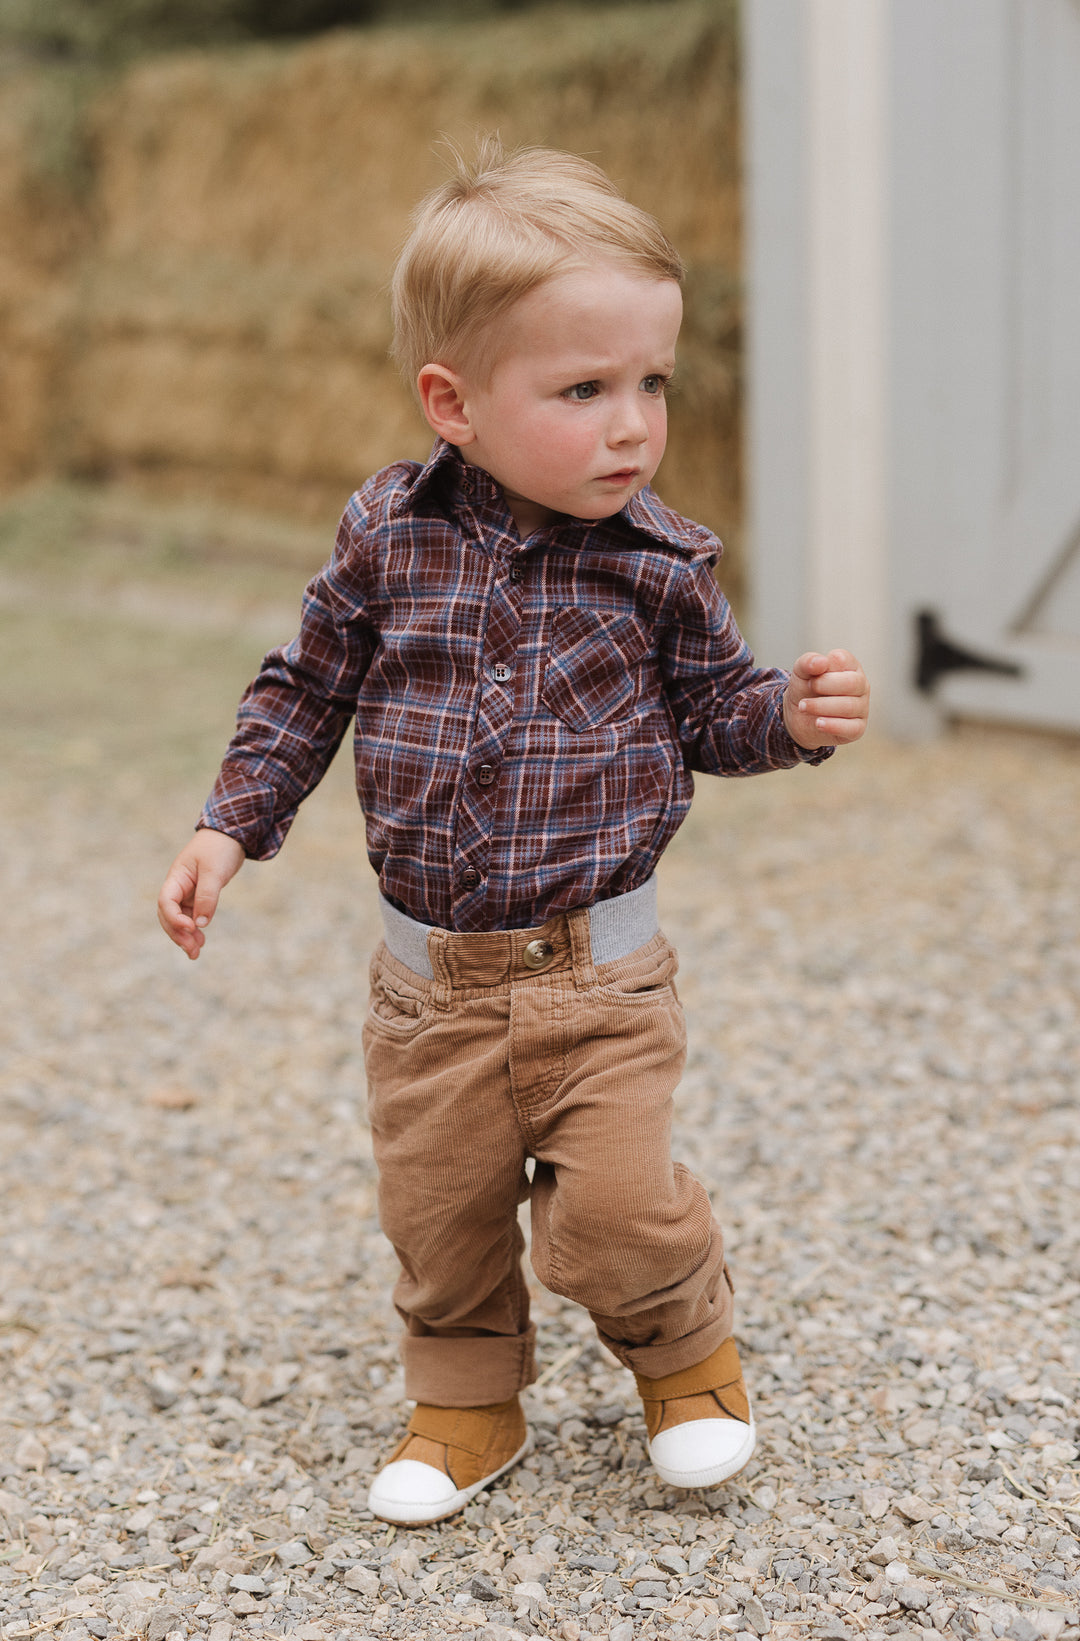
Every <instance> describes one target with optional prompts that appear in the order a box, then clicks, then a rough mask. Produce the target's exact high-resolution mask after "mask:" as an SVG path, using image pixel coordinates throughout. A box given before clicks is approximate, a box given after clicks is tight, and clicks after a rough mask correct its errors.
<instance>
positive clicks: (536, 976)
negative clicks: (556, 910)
mask: <svg viewBox="0 0 1080 1641" xmlns="http://www.w3.org/2000/svg"><path fill="white" fill-rule="evenodd" d="M538 936H539V937H542V938H544V939H546V940H548V941H550V942H551V944H552V946H553V948H554V952H553V955H552V957H551V959H550V961H549V962H548V963H547V965H546V967H545V968H544V969H543V970H542V971H541V972H539V973H536V972H533V971H532V970H530V969H529V968H528V967H527V966H526V964H525V962H524V960H523V953H524V950H525V947H526V945H527V944H528V942H529V941H530V940H534V939H536V938H537V937H538ZM428 954H429V957H430V960H431V964H432V968H433V969H434V974H435V977H434V979H433V980H425V979H423V978H421V977H420V976H418V975H416V974H414V973H413V972H412V971H411V970H410V969H408V968H406V967H405V966H404V965H403V964H401V963H399V962H398V961H397V960H396V959H395V958H394V957H392V956H391V955H390V953H389V952H388V951H387V949H386V947H385V945H382V946H380V947H379V949H378V951H377V952H376V954H375V957H374V959H373V962H372V986H371V1006H370V1010H369V1013H368V1017H367V1021H366V1024H365V1028H364V1053H365V1060H366V1065H367V1074H368V1086H369V1110H370V1117H371V1131H372V1137H373V1142H374V1152H375V1160H376V1163H377V1165H378V1169H379V1214H380V1221H381V1224H382V1228H383V1231H384V1232H385V1234H386V1235H387V1236H388V1237H389V1238H390V1241H391V1242H392V1243H393V1245H394V1248H395V1250H396V1252H397V1255H398V1258H399V1259H400V1261H401V1275H400V1278H399V1280H398V1282H397V1285H396V1287H395V1289H394V1302H395V1305H396V1306H397V1309H398V1312H399V1314H400V1315H401V1317H402V1319H403V1321H404V1322H405V1327H406V1334H405V1339H404V1347H403V1355H404V1363H405V1391H406V1395H407V1396H409V1397H411V1398H413V1399H414V1400H416V1401H419V1402H426V1403H431V1404H434V1405H436V1406H441V1407H476V1406H483V1405H486V1404H489V1403H493V1402H500V1401H506V1400H508V1399H509V1398H510V1397H511V1396H513V1395H514V1394H515V1392H516V1391H518V1390H520V1389H522V1388H523V1387H524V1386H525V1385H527V1384H530V1383H531V1382H532V1380H533V1379H534V1378H535V1376H536V1370H535V1365H534V1329H533V1327H532V1326H531V1325H530V1322H529V1298H528V1290H527V1288H526V1285H525V1278H524V1274H523V1272H522V1268H521V1256H522V1252H523V1249H524V1239H523V1237H522V1235H521V1231H520V1228H519V1225H518V1216H517V1209H518V1204H519V1203H521V1202H523V1201H525V1200H526V1199H528V1200H529V1201H530V1204H531V1213H532V1249H531V1252H532V1263H533V1267H534V1269H535V1271H536V1274H537V1276H538V1277H539V1279H540V1281H541V1282H542V1283H543V1284H544V1285H545V1287H547V1288H549V1289H551V1290H552V1291H553V1292H554V1293H558V1294H562V1295H564V1296H565V1297H567V1298H569V1299H573V1300H575V1301H576V1302H577V1303H579V1304H581V1305H584V1306H585V1307H586V1308H587V1310H588V1311H589V1314H590V1315H591V1316H592V1319H593V1321H594V1322H595V1324H596V1327H597V1330H598V1332H599V1334H600V1338H601V1339H602V1341H603V1343H604V1344H605V1345H606V1346H607V1347H608V1349H609V1350H611V1351H612V1352H613V1354H614V1355H615V1356H616V1357H618V1359H619V1360H620V1361H621V1362H623V1363H624V1364H625V1365H626V1366H627V1367H630V1368H634V1369H636V1370H637V1371H638V1372H641V1373H644V1374H647V1375H649V1376H650V1377H652V1378H658V1377H660V1376H662V1375H664V1374H667V1373H675V1372H678V1371H680V1370H681V1369H683V1368H687V1367H692V1366H694V1365H695V1364H696V1363H698V1362H700V1361H702V1360H704V1358H705V1357H706V1356H708V1355H710V1353H711V1352H712V1351H713V1350H715V1349H716V1347H717V1346H718V1345H719V1344H721V1343H722V1342H723V1340H724V1339H726V1338H727V1336H728V1335H729V1333H730V1332H731V1308H732V1306H731V1288H730V1282H729V1281H728V1279H727V1272H726V1268H725V1266H724V1254H723V1241H722V1238H721V1234H720V1228H719V1226H718V1225H717V1223H716V1221H715V1219H714V1218H713V1215H712V1211H711V1209H710V1206H709V1200H708V1197H707V1195H706V1193H705V1190H704V1188H703V1187H702V1186H701V1185H700V1184H699V1183H698V1181H697V1180H696V1179H695V1178H694V1177H693V1175H692V1174H691V1173H690V1172H689V1170H688V1169H686V1168H685V1167H683V1166H682V1164H680V1163H673V1162H672V1160H671V1150H670V1135H671V1112H672V1095H673V1092H674V1089H675V1086H676V1084H677V1082H678V1079H679V1075H680V1073H681V1071H682V1067H683V1062H684V1060H685V1049H686V1033H685V1026H684V1023H683V1016H682V1006H681V1004H680V1003H679V1001H678V998H677V997H676V994H675V991H674V988H673V985H672V978H673V975H674V973H675V969H676V967H677V960H676V957H675V953H674V951H673V949H672V947H671V946H670V945H669V943H668V941H667V940H666V939H665V938H664V936H663V935H662V934H657V935H656V936H654V938H653V939H652V940H650V941H649V942H648V944H647V945H645V946H642V947H641V948H640V949H639V950H638V951H636V952H634V953H632V954H631V955H630V956H629V957H626V958H622V959H620V960H619V961H618V962H613V963H603V964H600V965H594V964H593V961H592V956H591V951H590V944H589V919H588V913H587V911H578V912H570V913H568V914H566V915H560V916H558V917H555V918H553V919H551V920H550V921H549V922H548V923H546V924H545V925H544V926H543V928H542V929H539V930H537V929H526V930H511V931H508V932H500V933H492V934H450V933H447V932H445V931H442V930H436V931H433V932H432V933H431V934H430V935H429V937H428ZM529 1157H532V1158H534V1159H535V1163H534V1172H533V1178H532V1181H531V1183H530V1181H529V1179H528V1176H527V1174H526V1168H525V1164H526V1159H527V1158H529Z"/></svg>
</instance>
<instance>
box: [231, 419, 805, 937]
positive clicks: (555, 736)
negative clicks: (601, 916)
mask: <svg viewBox="0 0 1080 1641" xmlns="http://www.w3.org/2000/svg"><path fill="white" fill-rule="evenodd" d="M719 551H720V544H719V542H718V541H717V539H716V537H715V536H713V535H712V534H711V533H710V532H709V531H708V530H706V529H704V528H703V527H702V526H701V525H698V524H692V523H690V522H689V521H688V520H686V519H683V518H680V517H679V516H678V514H676V513H673V512H671V511H670V510H669V509H668V508H667V507H665V506H664V505H663V503H662V502H661V501H660V500H659V499H658V497H657V496H656V495H654V493H653V492H652V490H644V491H642V492H641V493H640V494H639V495H638V496H636V497H635V498H634V499H633V500H632V501H631V502H630V503H629V504H628V505H627V506H626V507H625V508H624V509H623V511H622V512H621V513H618V514H616V515H615V516H614V517H613V518H609V519H604V520H602V521H601V522H599V523H591V522H589V521H587V520H579V519H564V520H562V521H561V522H559V523H557V524H553V525H551V526H550V527H549V528H547V529H544V530H540V531H538V532H537V533H536V534H535V535H532V536H530V537H529V539H528V540H527V541H524V542H523V541H520V540H519V539H518V536H517V533H516V531H515V529H514V525H513V522H512V520H511V518H510V515H509V513H508V511H507V509H506V506H505V503H504V502H503V499H502V495H501V492H500V490H499V488H498V486H497V485H496V484H495V483H494V481H493V480H492V479H490V478H489V476H488V475H487V474H486V473H485V472H483V471H482V470H481V469H479V468H475V467H468V466H466V465H465V463H464V462H463V461H462V460H461V457H460V455H459V454H458V452H457V450H456V449H454V448H453V447H451V446H448V445H445V444H441V443H440V444H437V445H436V447H435V450H434V452H433V454H432V457H431V460H430V461H429V462H428V464H427V466H426V467H423V468H421V466H420V465H419V463H417V462H397V463H395V464H394V465H393V466H392V467H388V468H385V469H384V470H383V471H382V472H381V473H377V474H376V475H375V476H374V478H372V479H370V480H369V481H368V482H367V484H365V486H364V487H363V489H362V490H360V491H359V492H358V493H357V494H356V495H355V496H353V498H352V500H351V501H350V503H349V506H348V508H347V509H346V512H345V515H344V517H343V519H342V521H341V526H340V529H339V531H338V538H337V546H336V548H335V551H334V555H333V557H332V559H331V560H330V563H329V564H328V565H327V566H326V567H325V568H324V569H323V570H322V571H321V572H320V573H319V575H317V576H316V577H315V579H314V580H313V581H312V582H311V584H310V586H309V587H308V588H307V592H306V595H305V599H304V610H303V618H302V623H301V628H300V633H299V636H298V637H297V638H295V639H294V640H293V642H292V643H291V644H289V645H287V646H285V647H284V648H282V649H277V650H272V651H271V652H270V654H269V655H267V657H266V659H265V660H264V662H263V664H262V669H261V671H260V672H259V675H258V677H257V678H256V679H255V681H254V683H252V684H251V686H250V687H249V688H248V690H247V691H246V693H245V695H244V697H243V700H242V702H241V704H240V711H239V715H238V720H237V731H236V734H235V736H234V738H233V740H232V742H231V744H230V746H229V750H228V752H227V754H226V757H225V762H224V765H223V767H222V770H221V773H220V775H219V777H218V780H217V783H216V785H215V787H214V790H213V792H212V794H211V796H210V799H209V801H208V803H207V805H206V808H205V809H204V811H203V814H202V817H201V819H200V823H199V824H200V825H203V826H210V827H213V828H214V829H215V830H217V831H219V832H227V833H229V834H231V836H233V837H235V838H238V839H239V840H240V842H241V843H242V844H243V845H244V848H245V849H246V851H247V853H248V854H249V855H250V856H253V857H255V858H256V859H266V858H268V857H269V856H271V855H273V854H275V853H276V852H277V850H278V849H279V848H280V847H281V843H282V840H283V839H284V837H285V834H286V832H287V831H288V828H289V825H290V823H291V821H292V819H293V817H294V815H295V814H296V810H297V808H298V806H299V804H300V802H301V801H302V799H303V798H304V797H306V795H307V794H308V793H309V792H310V791H311V790H312V788H313V787H314V786H315V785H316V783H317V782H318V781H319V779H320V778H321V776H322V775H323V774H324V773H325V771H326V769H327V767H328V765H329V763H330V760H331V759H332V758H333V756H334V753H335V751H336V750H337V747H338V745H339V743H340V741H341V738H342V736H343V734H344V732H345V729H346V726H347V724H348V722H349V720H350V718H352V717H354V716H355V719H356V736H355V749H356V785H357V792H358V795H359V798H360V802H361V805H362V807H363V810H364V814H365V816H366V818H367V840H368V854H369V857H370V859H371V864H372V865H373V866H374V868H375V870H376V871H377V872H378V874H379V879H380V884H381V888H382V892H383V894H385V895H386V896H387V897H388V898H389V899H390V900H391V901H393V902H394V903H395V904H396V905H398V906H399V907H400V908H401V909H402V910H404V911H406V912H407V913H409V915H410V916H412V917H414V918H417V919H418V920H419V921H421V922H423V923H431V924H436V925H438V926H439V927H441V928H444V929H454V930H461V931H476V930H484V929H514V928H527V927H531V926H533V925H536V924H539V923H542V922H544V921H545V919H547V918H548V917H550V916H551V915H552V914H553V913H555V912H559V911H568V910H571V909H573V908H574V907H577V906H588V905H591V904H592V903H593V902H595V901H598V900H606V899H608V898H609V897H611V896H613V895H618V894H622V893H624V892H626V891H627V890H629V889H634V888H637V887H638V885H639V884H641V883H644V882H645V880H646V879H647V878H648V877H649V876H650V874H651V873H652V871H653V870H654V868H655V866H656V863H657V861H658V859H659V857H660V855H661V854H662V853H663V850H664V848H665V847H666V845H667V843H668V841H669V839H670V838H671V836H672V834H673V833H674V832H675V831H676V829H677V828H678V826H679V825H680V824H681V822H682V821H683V819H684V818H685V815H686V812H687V809H688V808H689V804H690V798H691V794H692V791H693V780H692V776H691V771H692V770H703V771H708V772H710V773H714V774H718V775H753V774H757V773H759V772H760V771H764V770H769V769H779V768H783V767H786V766H789V765H792V764H795V763H798V762H800V761H805V762H809V763H818V762H820V761H821V759H822V758H823V757H825V756H827V752H824V751H819V752H805V751H803V749H802V748H800V747H799V746H797V745H796V744H795V742H794V741H792V739H791V738H790V736H789V735H788V733H787V731H786V730H785V728H784V724H783V716H782V710H781V698H782V696H783V691H784V685H785V683H786V679H787V675H786V673H783V672H779V671H775V670H774V671H761V670H756V669H755V667H754V662H753V656H752V655H751V654H750V651H749V649H748V648H747V646H746V644H745V643H744V641H743V639H742V637H741V635H740V633H739V631H738V629H737V627H736V626H735V622H734V620H733V618H732V615H731V611H730V609H729V607H728V604H727V601H726V599H725V598H724V597H723V595H722V594H721V593H720V591H719V589H718V588H717V586H716V583H715V582H714V580H713V577H712V566H713V564H714V563H715V561H716V557H717V555H718V553H719Z"/></svg>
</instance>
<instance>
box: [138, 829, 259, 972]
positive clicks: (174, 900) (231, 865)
mask: <svg viewBox="0 0 1080 1641" xmlns="http://www.w3.org/2000/svg"><path fill="white" fill-rule="evenodd" d="M244 858H245V857H244V846H243V844H241V843H238V842H237V841H236V839H235V838H230V837H228V836H227V835H226V834H225V833H224V832H211V831H210V830H209V829H208V828H206V827H204V828H203V829H202V830H201V831H199V832H196V834H195V836H194V837H193V838H192V840H191V842H190V843H189V844H188V845H187V847H186V848H184V849H181V851H180V853H179V854H178V855H177V857H176V859H175V860H174V861H173V863H172V865H171V866H170V867H169V870H168V874H167V876H166V878H165V882H164V883H163V884H162V886H161V893H160V894H159V895H158V904H157V914H158V922H159V923H160V924H161V927H162V928H163V929H164V930H165V933H166V934H167V935H168V937H169V939H170V940H172V941H175V943H176V944H177V945H178V946H179V947H180V948H181V949H182V950H183V951H185V952H187V954H188V956H189V957H190V958H196V957H198V955H199V953H200V952H201V951H202V948H203V947H204V946H205V944H206V934H205V929H206V925H207V924H208V923H209V922H210V919H211V918H212V917H213V915H214V913H215V911H216V910H217V903H218V896H219V895H220V894H221V891H222V889H224V887H225V885H226V883H228V881H229V879H230V878H233V877H235V876H236V874H237V872H238V871H239V870H240V868H241V866H243V864H244Z"/></svg>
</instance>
